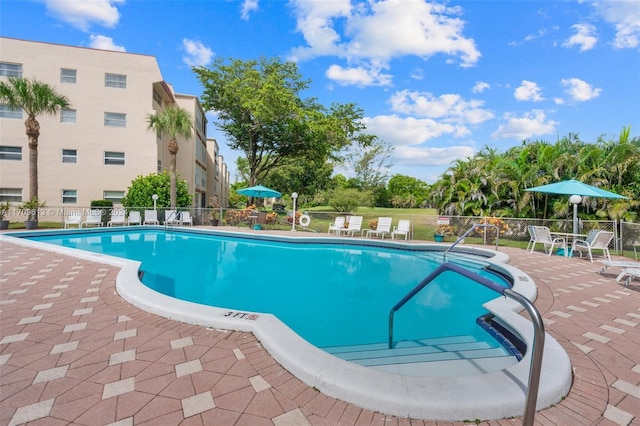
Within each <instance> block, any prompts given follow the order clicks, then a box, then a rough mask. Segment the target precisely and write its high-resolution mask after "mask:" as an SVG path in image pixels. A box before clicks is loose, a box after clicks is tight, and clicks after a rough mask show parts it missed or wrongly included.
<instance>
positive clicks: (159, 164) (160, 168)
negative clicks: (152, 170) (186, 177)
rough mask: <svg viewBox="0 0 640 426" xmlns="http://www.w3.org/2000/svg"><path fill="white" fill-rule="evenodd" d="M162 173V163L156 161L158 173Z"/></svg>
mask: <svg viewBox="0 0 640 426" xmlns="http://www.w3.org/2000/svg"><path fill="white" fill-rule="evenodd" d="M160 172H162V161H161V160H158V173H160Z"/></svg>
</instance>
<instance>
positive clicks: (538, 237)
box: [531, 226, 567, 256]
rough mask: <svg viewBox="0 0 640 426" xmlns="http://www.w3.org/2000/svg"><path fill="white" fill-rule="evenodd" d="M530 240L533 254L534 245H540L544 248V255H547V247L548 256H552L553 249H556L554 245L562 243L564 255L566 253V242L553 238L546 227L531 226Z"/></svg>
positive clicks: (562, 238)
mask: <svg viewBox="0 0 640 426" xmlns="http://www.w3.org/2000/svg"><path fill="white" fill-rule="evenodd" d="M531 231H532V234H531V239H532V244H531V253H533V251H534V250H535V248H536V244H538V243H540V244H542V247H543V248H544V252H545V254H547V247H549V253H548V254H549V256H551V255H552V254H553V249H554V248H555V247H556V244H560V243H562V248H563V250H564V253H566V252H567V240H565V239H564V237H555V238H554V237H553V236H552V235H551V231H550V230H549V228H548V227H546V226H532V227H531Z"/></svg>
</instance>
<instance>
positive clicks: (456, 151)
mask: <svg viewBox="0 0 640 426" xmlns="http://www.w3.org/2000/svg"><path fill="white" fill-rule="evenodd" d="M473 154H474V149H473V148H472V147H470V146H451V147H446V148H434V147H420V146H399V147H397V148H396V149H395V150H394V151H393V154H392V156H391V161H392V162H393V165H394V166H408V167H429V166H447V165H449V164H451V163H452V162H454V161H456V160H461V159H465V158H467V157H472V156H473Z"/></svg>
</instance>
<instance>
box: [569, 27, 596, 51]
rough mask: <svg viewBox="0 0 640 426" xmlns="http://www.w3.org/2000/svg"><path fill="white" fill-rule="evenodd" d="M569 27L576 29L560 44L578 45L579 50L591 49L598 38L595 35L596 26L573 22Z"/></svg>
mask: <svg viewBox="0 0 640 426" xmlns="http://www.w3.org/2000/svg"><path fill="white" fill-rule="evenodd" d="M571 28H573V29H575V30H576V34H574V35H572V36H571V37H569V40H567V41H566V42H565V43H563V44H562V45H563V46H565V47H572V46H580V51H581V52H584V51H587V50H590V49H593V46H595V45H596V42H597V41H598V38H597V37H596V36H595V33H596V27H594V26H593V25H590V24H575V25H572V26H571Z"/></svg>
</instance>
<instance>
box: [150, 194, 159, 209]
mask: <svg viewBox="0 0 640 426" xmlns="http://www.w3.org/2000/svg"><path fill="white" fill-rule="evenodd" d="M151 198H153V209H154V210H156V203H157V201H158V194H153V195H152V196H151Z"/></svg>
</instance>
